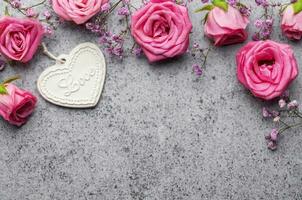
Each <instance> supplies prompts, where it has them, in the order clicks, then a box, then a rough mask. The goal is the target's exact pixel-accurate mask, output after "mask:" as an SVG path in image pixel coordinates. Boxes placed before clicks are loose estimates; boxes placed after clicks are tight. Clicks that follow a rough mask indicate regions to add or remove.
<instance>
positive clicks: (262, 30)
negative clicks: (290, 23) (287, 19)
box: [252, 0, 288, 41]
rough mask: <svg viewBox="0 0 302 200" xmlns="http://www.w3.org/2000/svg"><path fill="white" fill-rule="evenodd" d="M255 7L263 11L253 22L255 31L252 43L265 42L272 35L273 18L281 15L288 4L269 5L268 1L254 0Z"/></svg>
mask: <svg viewBox="0 0 302 200" xmlns="http://www.w3.org/2000/svg"><path fill="white" fill-rule="evenodd" d="M255 3H256V6H257V7H260V8H261V9H262V10H263V13H262V15H261V16H260V17H259V18H257V19H256V20H255V21H254V26H255V27H256V29H257V31H256V32H255V33H254V35H253V36H252V39H253V40H254V41H259V40H267V39H270V38H271V35H272V33H273V25H274V17H275V14H276V13H281V12H282V9H284V7H285V6H287V5H288V4H281V3H275V2H274V3H271V2H270V1H269V0H255Z"/></svg>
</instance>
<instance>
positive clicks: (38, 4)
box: [21, 0, 46, 10]
mask: <svg viewBox="0 0 302 200" xmlns="http://www.w3.org/2000/svg"><path fill="white" fill-rule="evenodd" d="M45 2H46V0H43V1H41V2H40V3H37V4H35V5H32V6H28V7H25V8H21V9H22V10H27V9H29V8H34V7H37V6H41V5H43V4H44V3H45Z"/></svg>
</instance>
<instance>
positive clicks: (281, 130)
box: [278, 123, 302, 134]
mask: <svg viewBox="0 0 302 200" xmlns="http://www.w3.org/2000/svg"><path fill="white" fill-rule="evenodd" d="M299 126H302V123H297V124H294V125H290V126H288V127H285V128H281V129H280V130H279V131H278V132H279V134H281V133H283V132H284V131H286V130H288V129H290V128H295V127H299Z"/></svg>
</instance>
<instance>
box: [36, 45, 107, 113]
mask: <svg viewBox="0 0 302 200" xmlns="http://www.w3.org/2000/svg"><path fill="white" fill-rule="evenodd" d="M59 58H60V59H62V60H64V63H61V62H57V63H56V64H55V65H54V66H52V67H49V68H47V69H46V70H45V71H44V72H43V73H42V74H41V75H40V77H39V79H38V83H37V84H38V90H39V92H40V94H41V95H42V96H43V98H44V99H46V100H47V101H49V102H51V103H53V104H56V105H59V106H63V107H70V108H89V107H94V106H96V105H97V103H98V101H99V99H100V96H101V94H102V90H103V87H104V82H105V77H106V62H105V57H104V55H103V53H102V52H101V50H100V49H99V48H98V47H97V46H96V45H94V44H92V43H83V44H80V45H78V46H77V47H76V48H74V49H73V50H72V51H71V52H70V54H69V55H61V56H59Z"/></svg>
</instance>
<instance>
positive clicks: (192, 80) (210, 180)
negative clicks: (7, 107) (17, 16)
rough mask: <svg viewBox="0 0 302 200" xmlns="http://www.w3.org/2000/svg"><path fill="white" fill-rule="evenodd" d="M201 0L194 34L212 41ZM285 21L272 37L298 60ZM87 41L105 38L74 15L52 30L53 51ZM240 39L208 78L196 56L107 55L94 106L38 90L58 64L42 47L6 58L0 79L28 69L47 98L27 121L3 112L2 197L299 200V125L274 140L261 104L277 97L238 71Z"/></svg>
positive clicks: (29, 82)
mask: <svg viewBox="0 0 302 200" xmlns="http://www.w3.org/2000/svg"><path fill="white" fill-rule="evenodd" d="M23 2H25V1H23ZM33 2H34V1H30V3H33ZM36 2H38V1H36ZM246 2H250V3H253V1H246ZM284 2H285V1H284ZM136 4H137V5H140V2H139V1H137V2H136ZM199 5H201V4H200V2H199V1H196V2H194V3H192V4H190V6H189V7H190V11H192V12H191V14H190V16H191V19H192V22H193V25H194V29H193V33H192V35H191V43H193V42H194V41H195V42H199V43H200V44H202V45H208V43H209V41H208V40H207V39H205V38H204V37H203V33H202V25H201V22H200V20H201V17H202V14H194V13H193V10H194V9H195V8H196V7H197V6H199ZM0 8H1V10H3V9H4V3H3V2H2V1H1V2H0ZM259 11H260V10H259V9H258V10H254V13H253V17H252V18H254V17H255V16H259V15H260V12H259ZM118 18H119V17H117V16H116V17H111V21H110V23H111V24H112V27H113V29H112V30H113V31H117V30H118V29H119V28H120V27H123V26H124V25H123V24H121V23H120V22H118V20H117V19H118ZM278 23H279V19H278V18H277V17H276V26H275V33H274V35H273V39H274V40H276V41H280V42H286V43H290V44H291V45H292V46H293V48H294V49H295V52H296V56H297V60H298V63H299V65H300V66H302V56H301V55H302V47H301V42H296V43H293V42H289V41H287V40H286V39H285V38H284V37H283V36H282V35H281V34H280V31H279V27H278ZM249 32H250V33H252V32H253V26H252V25H251V26H250V28H249ZM87 41H89V42H94V43H96V42H97V38H96V37H95V36H94V35H93V34H90V33H89V32H88V31H86V30H85V28H84V27H80V26H75V25H72V24H71V23H65V24H63V25H61V26H60V28H59V30H58V31H57V32H56V35H55V37H54V38H52V39H47V40H45V42H46V43H47V45H48V47H49V49H50V51H52V52H53V53H54V54H59V53H65V52H69V51H70V50H71V49H72V48H73V47H75V46H76V45H77V44H79V43H81V42H87ZM241 46H242V45H234V46H228V47H223V48H219V49H215V50H214V51H213V52H212V53H211V54H210V57H209V62H208V65H207V68H206V70H205V72H204V75H203V76H202V78H200V79H197V78H196V77H195V76H194V74H192V68H191V66H192V64H193V63H195V62H196V61H194V60H193V59H192V57H191V56H190V55H184V56H182V57H181V58H177V59H174V60H171V61H167V62H162V63H158V64H152V65H150V64H149V63H148V62H147V60H146V59H145V58H144V57H142V58H138V59H137V58H134V57H127V58H125V60H124V61H123V62H120V61H117V60H114V59H110V58H108V57H107V64H108V66H107V67H108V74H107V79H106V84H105V88H104V92H103V95H102V97H101V101H100V103H99V104H98V105H97V106H96V107H95V108H94V109H86V110H81V109H66V108H62V107H58V106H55V105H52V104H50V103H48V102H46V101H45V100H43V99H42V98H41V97H40V96H39V93H38V91H37V87H36V80H37V78H38V76H39V75H40V73H41V72H42V71H43V70H44V69H46V68H47V67H48V66H50V65H52V64H53V63H54V62H53V61H52V60H49V59H48V58H47V57H45V56H44V55H43V54H42V53H41V51H40V52H38V53H37V55H36V56H35V58H34V59H33V60H32V61H31V62H30V63H28V64H26V65H18V66H14V67H12V68H6V69H5V71H3V72H1V73H0V78H1V79H2V78H4V77H6V76H9V75H14V74H21V75H22V77H23V78H22V80H21V81H18V82H17V84H18V85H19V86H22V87H23V88H25V89H28V90H31V91H33V93H34V94H35V95H37V96H39V104H38V107H37V109H36V111H35V113H34V114H33V116H32V117H31V118H30V120H29V121H28V123H27V124H26V125H24V126H23V127H21V128H16V127H13V126H11V125H9V124H7V123H6V122H4V121H3V120H1V121H0V130H1V131H0V199H1V200H111V199H112V200H113V199H116V200H124V199H139V200H140V199H146V200H155V199H156V200H182V199H184V200H200V199H209V200H212V199H213V200H227V199H234V200H235V199H236V200H253V199H255V200H258V199H263V200H271V199H272V200H273V199H274V200H279V199H280V200H284V199H286V200H301V199H302V153H301V152H302V146H301V142H302V133H301V130H302V129H299V130H296V131H290V132H288V135H287V136H286V137H283V138H282V139H281V141H280V144H279V149H278V151H276V152H271V151H268V150H267V149H266V142H265V140H264V135H265V134H267V133H269V132H270V130H271V129H272V128H273V127H274V125H273V124H272V123H270V122H266V121H265V120H263V119H262V116H261V108H262V106H264V105H268V104H269V103H264V102H263V101H261V100H259V99H256V98H254V97H252V96H251V95H250V94H249V93H248V92H247V91H246V90H245V89H244V88H243V87H242V86H241V85H240V84H239V83H238V81H237V79H236V66H235V60H234V55H235V53H236V51H237V50H238V49H239V48H240V47H241ZM301 84H302V77H301V76H299V77H298V79H297V80H296V81H295V82H294V83H293V85H292V86H291V88H290V91H291V92H293V97H294V98H295V99H297V100H298V101H300V102H301V101H302V93H301V89H302V85H301Z"/></svg>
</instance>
